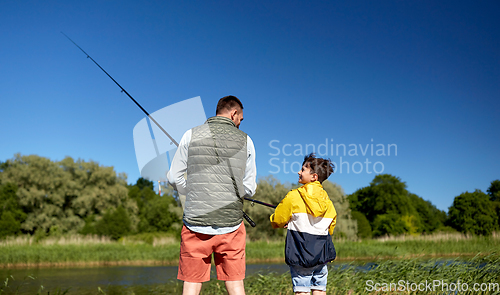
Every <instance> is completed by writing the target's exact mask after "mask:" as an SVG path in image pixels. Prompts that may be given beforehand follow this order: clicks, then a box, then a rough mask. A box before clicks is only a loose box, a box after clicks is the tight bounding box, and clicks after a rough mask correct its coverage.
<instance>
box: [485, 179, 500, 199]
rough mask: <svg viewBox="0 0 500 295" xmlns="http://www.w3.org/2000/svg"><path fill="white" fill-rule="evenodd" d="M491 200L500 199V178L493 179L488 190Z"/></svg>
mask: <svg viewBox="0 0 500 295" xmlns="http://www.w3.org/2000/svg"><path fill="white" fill-rule="evenodd" d="M486 192H487V193H488V195H489V196H490V200H491V201H500V180H499V179H497V180H493V181H492V182H491V184H490V187H489V188H488V190H487V191H486Z"/></svg>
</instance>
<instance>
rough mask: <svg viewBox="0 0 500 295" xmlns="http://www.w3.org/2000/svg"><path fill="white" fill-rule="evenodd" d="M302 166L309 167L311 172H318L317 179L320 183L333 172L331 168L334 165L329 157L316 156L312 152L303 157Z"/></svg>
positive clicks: (333, 167)
mask: <svg viewBox="0 0 500 295" xmlns="http://www.w3.org/2000/svg"><path fill="white" fill-rule="evenodd" d="M302 166H306V167H309V169H311V172H312V173H316V174H318V181H319V182H320V183H323V181H325V180H326V179H327V178H328V177H329V176H330V175H331V174H332V173H333V169H335V165H333V163H332V161H330V159H322V158H316V155H315V154H314V153H310V154H309V155H306V156H305V157H304V162H303V163H302Z"/></svg>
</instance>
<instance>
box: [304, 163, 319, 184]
mask: <svg viewBox="0 0 500 295" xmlns="http://www.w3.org/2000/svg"><path fill="white" fill-rule="evenodd" d="M316 180H318V174H316V173H313V172H312V171H311V168H309V165H308V164H307V163H306V164H304V165H303V166H302V170H300V171H299V183H302V184H306V183H309V182H314V181H316Z"/></svg>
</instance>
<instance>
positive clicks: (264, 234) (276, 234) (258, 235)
mask: <svg viewBox="0 0 500 295" xmlns="http://www.w3.org/2000/svg"><path fill="white" fill-rule="evenodd" d="M291 188H292V186H291V185H288V184H287V185H285V184H282V183H281V182H280V181H279V180H277V179H276V178H274V177H272V176H268V177H266V178H262V179H259V181H258V185H257V191H256V192H255V195H254V196H253V197H252V198H253V199H255V200H259V201H262V202H265V203H268V204H273V205H278V204H279V203H280V202H281V200H282V199H283V198H284V197H285V196H286V194H287V193H288V192H289V191H290V189H291ZM243 211H245V212H246V213H247V214H248V216H250V218H252V220H253V221H254V222H255V224H256V227H250V226H248V225H247V226H246V231H247V236H248V237H249V238H250V239H251V240H261V239H266V240H269V239H271V240H272V239H282V238H284V237H285V234H286V230H285V229H273V228H272V227H271V222H270V220H269V217H270V216H271V214H273V213H274V209H272V208H270V207H266V206H263V205H259V204H253V205H252V203H251V202H249V201H245V202H244V204H243ZM245 222H246V221H245Z"/></svg>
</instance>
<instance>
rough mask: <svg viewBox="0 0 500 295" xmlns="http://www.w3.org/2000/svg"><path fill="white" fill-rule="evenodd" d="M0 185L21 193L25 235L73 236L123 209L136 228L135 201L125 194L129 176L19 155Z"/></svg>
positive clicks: (80, 163) (6, 169)
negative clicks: (88, 221) (88, 223)
mask: <svg viewBox="0 0 500 295" xmlns="http://www.w3.org/2000/svg"><path fill="white" fill-rule="evenodd" d="M0 182H1V183H6V182H10V183H12V184H14V185H15V186H16V187H17V188H18V189H17V192H16V196H17V198H18V200H19V204H20V206H21V208H22V209H23V211H24V212H25V213H26V214H27V217H26V220H25V221H24V222H23V223H22V224H21V228H22V229H23V231H26V232H28V233H34V232H35V231H39V232H45V233H49V232H51V228H52V232H60V233H71V232H78V231H80V230H81V229H82V228H83V227H84V225H85V221H84V220H85V218H87V217H88V216H91V215H96V216H97V217H99V218H100V217H102V216H103V215H104V214H105V212H107V211H108V210H109V209H113V208H117V207H119V206H122V207H123V208H125V210H126V211H127V212H128V214H129V217H130V219H131V224H132V227H133V228H135V226H136V225H137V223H138V217H137V205H136V202H135V201H133V200H130V199H129V198H128V195H127V192H128V191H127V187H126V176H125V175H124V174H120V175H118V176H117V174H116V173H115V171H114V169H113V167H104V166H100V165H99V164H98V163H96V162H93V161H90V162H85V161H82V160H78V161H76V162H75V161H74V160H73V159H72V158H70V157H67V158H65V159H63V160H62V161H60V162H54V161H51V160H50V159H47V158H43V157H40V156H36V155H29V156H21V155H19V154H17V155H15V157H14V158H13V159H11V160H7V162H6V164H4V165H3V171H2V173H0Z"/></svg>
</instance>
